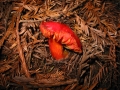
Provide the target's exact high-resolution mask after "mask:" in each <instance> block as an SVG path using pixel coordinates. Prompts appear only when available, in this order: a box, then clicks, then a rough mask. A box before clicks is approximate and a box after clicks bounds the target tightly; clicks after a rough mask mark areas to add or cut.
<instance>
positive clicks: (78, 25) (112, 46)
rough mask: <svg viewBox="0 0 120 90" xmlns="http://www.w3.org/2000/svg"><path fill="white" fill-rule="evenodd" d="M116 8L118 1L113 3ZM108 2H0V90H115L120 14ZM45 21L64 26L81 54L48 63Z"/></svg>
mask: <svg viewBox="0 0 120 90" xmlns="http://www.w3.org/2000/svg"><path fill="white" fill-rule="evenodd" d="M115 1H116V2H118V0H115ZM116 2H115V3H114V2H112V1H111V0H3V1H0V20H1V21H0V88H3V89H9V90H19V89H20V90H30V89H31V90H36V89H39V90H43V89H45V90H119V89H120V85H119V83H120V80H119V79H120V78H119V77H120V64H119V63H120V18H119V17H120V11H119V2H118V3H116ZM43 21H57V22H60V23H64V24H66V25H68V26H69V27H70V28H71V29H72V30H73V32H75V33H76V34H77V36H78V38H79V39H80V40H81V43H82V53H76V52H74V51H72V50H68V49H66V48H64V49H65V50H66V51H67V52H69V55H68V56H67V58H64V59H63V60H62V61H56V60H55V59H54V58H53V57H51V53H50V50H49V45H48V39H47V38H46V37H44V36H43V34H42V32H41V31H40V29H39V26H40V23H41V22H43Z"/></svg>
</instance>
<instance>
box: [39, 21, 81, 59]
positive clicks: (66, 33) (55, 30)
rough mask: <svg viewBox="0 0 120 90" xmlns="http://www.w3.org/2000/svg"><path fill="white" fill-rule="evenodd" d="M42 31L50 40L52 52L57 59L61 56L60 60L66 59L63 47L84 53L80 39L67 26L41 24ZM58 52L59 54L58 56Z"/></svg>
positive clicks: (52, 23) (49, 22)
mask: <svg viewBox="0 0 120 90" xmlns="http://www.w3.org/2000/svg"><path fill="white" fill-rule="evenodd" d="M40 30H41V32H42V34H43V35H44V36H45V37H47V38H49V39H50V40H49V45H50V51H51V53H52V56H53V57H54V58H55V59H58V58H56V57H55V56H57V55H60V54H61V58H59V59H62V58H64V51H63V46H62V45H64V46H65V47H66V48H68V49H71V50H73V51H75V52H79V53H82V45H81V42H80V40H79V38H78V37H77V35H76V34H75V33H74V32H73V31H72V30H71V29H70V28H69V27H68V26H67V25H65V24H62V23H59V22H54V21H47V22H42V23H41V24H40ZM56 47H57V48H56ZM55 50H56V51H55ZM57 52H58V53H59V54H57ZM65 56H66V55H65Z"/></svg>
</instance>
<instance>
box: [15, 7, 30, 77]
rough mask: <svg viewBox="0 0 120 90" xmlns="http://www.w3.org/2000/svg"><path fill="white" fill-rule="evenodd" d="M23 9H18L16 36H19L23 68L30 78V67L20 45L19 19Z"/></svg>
mask: <svg viewBox="0 0 120 90" xmlns="http://www.w3.org/2000/svg"><path fill="white" fill-rule="evenodd" d="M22 10H23V7H20V8H19V10H18V14H17V15H18V16H17V21H16V36H17V43H18V52H19V55H20V58H21V65H22V68H23V70H24V73H25V75H26V77H28V78H30V73H29V72H28V68H27V66H26V62H25V57H24V54H23V50H22V47H21V45H20V36H19V32H18V28H19V20H20V15H21V14H20V13H21V12H22Z"/></svg>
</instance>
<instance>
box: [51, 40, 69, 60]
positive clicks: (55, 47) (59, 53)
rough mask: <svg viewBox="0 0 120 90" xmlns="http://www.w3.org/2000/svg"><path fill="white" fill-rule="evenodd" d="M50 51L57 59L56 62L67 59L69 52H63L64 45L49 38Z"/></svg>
mask: <svg viewBox="0 0 120 90" xmlns="http://www.w3.org/2000/svg"><path fill="white" fill-rule="evenodd" d="M49 49H50V52H51V55H52V57H53V58H55V59H56V60H62V59H63V58H66V57H67V55H68V52H67V51H64V50H63V46H62V44H60V43H58V42H56V41H55V40H54V39H52V38H49Z"/></svg>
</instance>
